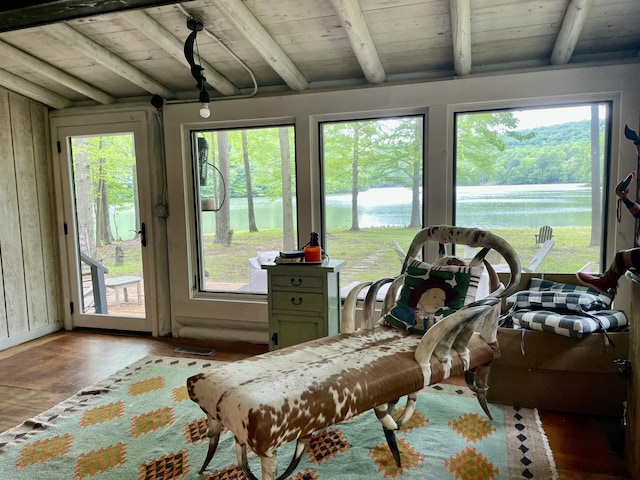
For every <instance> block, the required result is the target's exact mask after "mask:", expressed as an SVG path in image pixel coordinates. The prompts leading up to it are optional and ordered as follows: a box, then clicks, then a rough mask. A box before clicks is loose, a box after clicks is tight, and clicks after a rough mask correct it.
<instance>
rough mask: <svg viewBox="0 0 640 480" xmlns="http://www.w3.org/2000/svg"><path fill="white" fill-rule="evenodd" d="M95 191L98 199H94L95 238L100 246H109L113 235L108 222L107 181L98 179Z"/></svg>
mask: <svg viewBox="0 0 640 480" xmlns="http://www.w3.org/2000/svg"><path fill="white" fill-rule="evenodd" d="M96 190H97V192H98V198H96V237H97V239H98V243H99V244H100V245H111V243H113V234H112V233H111V223H110V222H109V185H108V183H107V180H106V179H104V178H100V179H99V180H98V186H97V188H96Z"/></svg>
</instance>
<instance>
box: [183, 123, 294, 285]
mask: <svg viewBox="0 0 640 480" xmlns="http://www.w3.org/2000/svg"><path fill="white" fill-rule="evenodd" d="M191 140H192V156H193V159H194V162H193V165H194V170H193V176H194V187H195V195H194V198H195V199H196V201H195V205H194V211H195V214H196V222H195V223H196V228H197V245H198V258H197V271H198V281H199V290H200V291H209V292H233V293H267V272H266V270H263V269H262V264H264V263H265V262H267V261H273V260H274V258H275V256H276V255H277V254H278V253H279V252H280V251H281V250H291V249H294V248H297V231H296V226H297V221H296V216H297V213H296V201H295V198H296V182H295V156H294V152H295V148H294V147H295V145H294V128H293V127H292V126H288V125H284V126H276V127H264V128H240V129H228V130H206V131H194V132H192V138H191Z"/></svg>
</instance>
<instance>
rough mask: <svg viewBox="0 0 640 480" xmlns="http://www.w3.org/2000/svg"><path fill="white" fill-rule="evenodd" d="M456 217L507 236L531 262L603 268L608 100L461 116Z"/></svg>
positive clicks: (556, 267) (559, 269)
mask: <svg viewBox="0 0 640 480" xmlns="http://www.w3.org/2000/svg"><path fill="white" fill-rule="evenodd" d="M455 134H456V137H455V138H456V140H455V186H456V189H455V213H454V216H455V223H456V225H460V226H464V227H480V228H484V229H488V230H491V231H492V232H494V233H496V234H498V235H501V236H502V237H504V238H505V239H507V240H508V241H509V242H510V243H511V244H512V245H513V246H514V248H515V249H516V250H517V252H518V253H519V255H520V258H521V261H522V265H523V267H524V268H525V269H526V270H531V271H538V272H549V273H575V272H577V271H579V270H583V271H585V270H586V271H599V270H600V268H601V266H600V262H601V259H602V256H603V252H602V247H603V245H604V233H605V232H604V229H603V225H604V220H605V218H604V217H605V215H604V212H606V205H605V196H604V195H605V193H606V189H605V185H606V172H607V166H608V155H609V139H610V104H609V103H594V104H580V105H571V106H562V107H545V108H526V109H509V110H494V111H485V112H469V113H466V112H462V113H458V114H456V116H455Z"/></svg>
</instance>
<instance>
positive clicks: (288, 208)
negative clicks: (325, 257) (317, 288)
mask: <svg viewBox="0 0 640 480" xmlns="http://www.w3.org/2000/svg"><path fill="white" fill-rule="evenodd" d="M278 134H279V138H280V158H281V160H282V162H281V163H282V248H283V250H294V249H296V248H297V245H296V238H295V235H294V232H293V189H292V187H291V155H290V154H289V151H290V146H289V127H280V128H279V131H278Z"/></svg>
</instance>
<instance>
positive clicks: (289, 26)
mask: <svg viewBox="0 0 640 480" xmlns="http://www.w3.org/2000/svg"><path fill="white" fill-rule="evenodd" d="M3 3H11V4H15V3H18V2H3ZM20 5H21V6H20V8H16V7H11V6H8V5H3V6H2V7H0V85H1V86H4V87H6V88H8V89H10V90H14V91H16V92H18V93H21V94H23V95H25V96H27V97H29V98H32V99H34V100H36V101H39V102H42V103H44V104H45V105H48V106H50V107H52V108H56V109H61V108H66V107H70V106H78V105H91V104H110V103H116V102H127V101H133V100H141V99H145V98H147V99H150V98H151V96H152V95H158V96H160V97H162V98H163V99H165V101H190V100H194V99H197V98H198V93H199V92H198V90H197V89H196V86H195V79H194V77H192V75H191V72H190V69H189V65H188V62H187V60H186V59H185V56H184V43H185V40H186V38H187V37H188V35H189V34H190V33H191V30H190V29H189V28H188V27H187V20H188V19H189V18H191V17H194V18H196V19H198V20H199V21H200V22H202V24H203V26H204V29H203V30H202V31H200V32H199V33H198V36H197V42H196V49H195V58H196V61H197V62H198V63H199V64H200V65H201V66H202V68H203V73H204V76H205V78H206V82H207V91H208V93H209V95H210V96H211V97H212V98H214V97H216V96H224V97H233V96H247V95H255V94H258V95H259V94H263V93H272V92H277V93H295V92H302V91H306V90H309V89H320V88H347V87H351V86H358V85H380V84H384V83H406V82H416V81H430V80H435V79H442V78H452V77H454V76H459V77H463V76H468V75H474V74H483V75H485V74H500V73H507V72H517V71H531V70H543V69H549V68H570V67H572V66H575V65H594V64H597V65H607V64H612V63H622V62H627V63H631V62H634V63H637V62H638V61H639V60H640V59H639V56H638V52H639V51H640V22H639V21H638V20H639V19H640V16H639V14H638V7H639V4H638V1H637V0H533V1H523V0H475V1H471V0H359V1H358V0H196V1H191V2H183V3H170V2H167V1H158V0H117V1H116V0H104V1H100V2H86V1H81V0H57V1H55V0H53V1H51V0H50V1H37V0H33V1H25V2H20Z"/></svg>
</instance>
